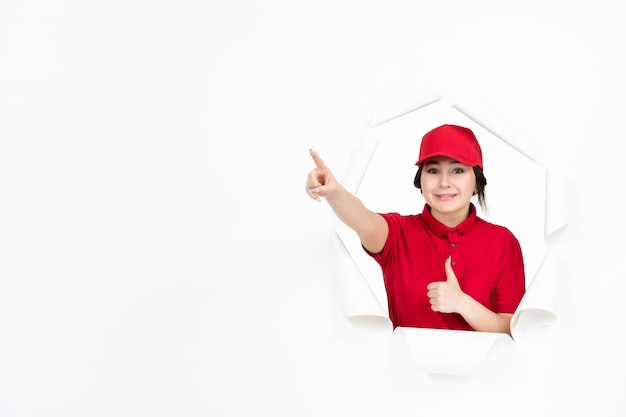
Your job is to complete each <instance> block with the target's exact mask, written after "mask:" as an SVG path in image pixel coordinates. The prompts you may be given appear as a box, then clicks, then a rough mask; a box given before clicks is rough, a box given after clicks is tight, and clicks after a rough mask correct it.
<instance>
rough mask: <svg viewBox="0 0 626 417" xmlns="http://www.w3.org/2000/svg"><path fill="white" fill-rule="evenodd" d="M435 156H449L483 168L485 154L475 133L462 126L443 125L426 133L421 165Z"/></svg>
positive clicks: (421, 147)
mask: <svg viewBox="0 0 626 417" xmlns="http://www.w3.org/2000/svg"><path fill="white" fill-rule="evenodd" d="M433 156H448V157H450V158H452V159H454V160H456V161H459V162H460V163H462V164H465V165H468V166H471V167H474V166H476V165H478V166H479V167H480V169H483V154H482V152H481V150H480V145H479V144H478V140H477V139H476V136H474V133H473V132H472V131H471V130H470V129H468V128H466V127H462V126H456V125H442V126H439V127H437V128H435V129H433V130H431V131H430V132H428V133H426V134H425V135H424V138H423V139H422V144H421V145H420V157H419V160H418V161H417V162H416V163H415V165H420V164H421V163H422V162H424V161H425V160H426V159H428V158H431V157H433Z"/></svg>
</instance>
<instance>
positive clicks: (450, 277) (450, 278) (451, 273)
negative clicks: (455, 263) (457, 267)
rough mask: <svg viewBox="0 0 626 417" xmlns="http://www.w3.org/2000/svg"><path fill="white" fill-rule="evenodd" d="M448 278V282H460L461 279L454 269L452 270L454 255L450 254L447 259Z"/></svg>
mask: <svg viewBox="0 0 626 417" xmlns="http://www.w3.org/2000/svg"><path fill="white" fill-rule="evenodd" d="M446 278H447V280H448V282H454V283H457V284H458V283H459V280H458V279H457V278H456V275H455V274H454V271H453V270H452V257H450V256H448V259H446Z"/></svg>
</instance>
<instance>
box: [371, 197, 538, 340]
mask: <svg viewBox="0 0 626 417" xmlns="http://www.w3.org/2000/svg"><path fill="white" fill-rule="evenodd" d="M382 216H383V217H384V218H385V220H386V221H387V224H388V225H389V236H388V237H387V241H386V242H385V247H384V248H383V250H382V252H381V253H379V254H372V253H369V252H368V253H369V254H370V256H372V257H373V258H374V259H375V260H376V261H377V262H378V263H379V264H380V266H381V268H382V272H383V278H384V281H385V288H386V290H387V301H388V303H389V318H390V319H391V322H392V323H393V327H394V328H396V327H397V326H403V327H428V328H436V329H454V330H473V329H472V327H470V325H469V324H467V322H466V321H465V320H464V319H463V317H462V316H461V315H460V314H457V313H439V312H435V311H432V309H431V307H430V302H429V300H428V295H427V289H426V287H427V285H428V284H429V283H431V282H433V281H445V280H446V279H447V278H446V272H445V260H446V259H447V257H448V256H451V257H452V263H453V266H452V269H453V270H454V273H455V274H456V276H457V278H458V280H459V285H460V286H461V290H463V292H465V293H466V294H468V295H469V296H471V297H472V298H474V299H475V300H476V301H478V302H480V303H481V304H482V305H484V306H485V307H487V308H488V309H490V310H492V311H495V312H497V313H514V312H515V309H516V308H517V306H518V304H519V302H520V300H521V299H522V296H523V295H524V291H525V288H526V287H525V282H524V262H523V259H522V250H521V248H520V245H519V242H518V241H517V239H516V238H515V236H514V235H513V234H512V233H511V232H510V231H509V230H508V229H506V228H505V227H502V226H498V225H495V224H492V223H488V222H486V221H484V220H483V219H481V218H479V217H477V216H476V209H475V207H474V206H473V205H471V208H470V215H469V217H468V218H467V219H466V220H465V221H464V222H463V223H461V224H459V225H458V226H457V227H455V228H449V227H447V226H445V225H444V224H442V223H440V222H439V221H437V220H436V219H435V218H434V217H433V216H432V215H431V214H430V207H429V206H428V205H425V206H424V210H423V212H422V213H421V214H418V215H410V216H403V215H400V214H398V213H387V214H382Z"/></svg>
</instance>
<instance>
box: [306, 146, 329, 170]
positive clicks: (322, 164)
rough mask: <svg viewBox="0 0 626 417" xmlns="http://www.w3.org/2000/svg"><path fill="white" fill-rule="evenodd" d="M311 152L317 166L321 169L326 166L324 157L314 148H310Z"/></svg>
mask: <svg viewBox="0 0 626 417" xmlns="http://www.w3.org/2000/svg"><path fill="white" fill-rule="evenodd" d="M309 153H310V154H311V158H313V162H315V166H316V167H317V168H319V169H322V168H326V164H325V163H324V161H322V158H320V157H319V155H318V154H317V153H316V152H315V151H314V150H313V149H309Z"/></svg>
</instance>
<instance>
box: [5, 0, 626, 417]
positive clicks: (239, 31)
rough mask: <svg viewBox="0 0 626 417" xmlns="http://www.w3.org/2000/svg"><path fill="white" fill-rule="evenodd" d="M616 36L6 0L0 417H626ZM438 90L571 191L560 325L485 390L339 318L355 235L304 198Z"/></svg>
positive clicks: (373, 12) (386, 15) (594, 25)
mask: <svg viewBox="0 0 626 417" xmlns="http://www.w3.org/2000/svg"><path fill="white" fill-rule="evenodd" d="M624 17H626V6H624V5H622V4H621V3H620V2H613V1H608V0H606V1H599V2H593V3H583V2H564V1H554V2H543V1H542V2H539V1H530V2H526V3H524V4H523V5H511V4H508V3H507V4H505V3H502V2H496V1H479V2H462V1H446V2H422V1H417V2H416V1H392V2H371V1H358V2H357V1H345V2H337V1H332V2H330V1H321V2H320V1H318V2H314V3H306V4H305V3H294V2H286V1H278V0H276V1H261V2H256V1H255V2H253V1H240V2H223V3H217V2H210V3H207V2H199V1H198V2H195V1H182V2H175V3H174V2H146V1H138V0H130V1H124V2H121V1H111V2H98V3H95V2H77V1H67V0H61V1H56V2H43V1H28V2H24V1H4V2H2V3H0V415H2V416H9V417H12V416H37V415H46V416H50V415H59V416H84V415H90V416H98V415H102V416H105V415H106V416H110V415H132V416H136V415H155V416H157V415H163V416H169V415H187V416H200V415H222V416H230V415H232V416H240V415H257V416H283V415H284V416H292V415H300V416H322V415H323V416H328V415H361V416H374V415H407V416H408V415H427V414H435V413H436V415H440V416H453V415H458V414H459V413H460V412H463V413H464V414H466V413H468V412H471V413H472V414H478V413H480V414H481V415H494V416H496V415H501V414H502V413H503V412H505V413H506V414H507V415H513V416H535V415H557V414H558V415H561V414H562V415H605V416H612V415H622V414H624V412H625V411H626V408H625V407H624V404H623V401H621V393H622V392H623V388H624V386H625V385H624V384H625V382H624V380H623V378H624V377H623V375H624V374H625V371H626V363H625V361H624V359H623V352H624V350H625V348H626V346H624V341H623V337H622V336H621V333H620V332H619V329H621V327H622V325H621V323H622V320H621V315H622V312H621V306H622V304H623V303H622V298H623V294H624V290H625V289H626V288H625V284H624V282H625V281H624V278H625V275H626V274H625V268H624V265H623V263H622V262H621V259H622V257H623V256H622V254H621V251H622V248H623V245H621V244H620V243H619V242H620V241H619V239H620V238H621V236H622V235H623V233H624V231H625V230H624V222H623V221H622V220H621V219H622V212H623V204H624V202H625V198H624V194H623V193H622V192H621V188H622V182H621V176H620V173H621V159H622V158H621V154H620V152H619V151H618V149H620V148H619V146H620V145H619V144H620V143H621V141H623V139H624V137H625V132H624V127H623V123H622V118H623V117H622V115H623V114H624V111H625V110H626V109H625V108H624V100H623V97H624V96H625V95H626V86H625V81H624V78H623V74H624V73H625V70H626V68H625V67H624V66H625V65H626V64H625V62H624V60H623V59H622V57H621V54H620V53H619V51H621V50H622V49H623V39H624V35H625V34H624V28H623V24H622V22H623V21H624ZM424 87H427V88H432V89H433V90H435V91H436V92H437V93H438V94H439V95H443V96H446V97H452V96H458V97H460V98H462V100H459V101H462V102H464V103H471V104H472V105H476V106H483V107H485V108H488V109H489V110H490V111H492V112H494V113H496V114H497V115H498V118H499V120H502V122H503V124H504V125H505V126H513V127H514V128H515V129H516V130H517V131H518V132H520V134H522V135H523V136H524V137H527V138H529V139H530V140H531V141H532V142H533V144H534V145H533V151H534V152H535V156H536V158H537V162H538V163H539V164H540V165H541V166H544V167H546V168H549V170H550V171H551V172H554V173H555V175H556V177H554V178H555V179H556V180H557V181H556V183H560V182H559V181H558V179H559V176H563V177H565V178H566V179H567V180H568V181H567V184H569V186H571V188H572V190H571V191H572V192H571V194H570V195H571V197H570V198H571V204H570V205H569V209H570V210H571V221H570V222H569V224H568V225H567V226H566V227H559V225H558V224H551V226H550V227H551V228H554V229H555V230H556V231H555V232H554V233H553V234H551V235H550V237H549V238H548V240H547V242H546V245H547V247H548V248H550V249H551V250H553V252H554V253H555V254H556V255H558V256H559V258H561V259H563V260H564V267H563V269H562V270H560V271H559V272H560V276H559V280H560V281H559V288H561V291H560V293H559V299H558V302H559V311H560V314H559V316H558V321H557V322H556V323H554V324H553V325H551V326H546V327H541V328H537V329H534V330H532V331H530V332H528V333H527V334H526V335H525V337H524V339H523V342H521V343H518V342H515V343H512V344H507V343H495V344H494V346H493V348H492V350H491V351H490V352H489V354H488V355H487V357H486V359H485V363H484V364H483V365H482V366H481V368H480V370H479V372H478V373H477V374H476V375H473V376H470V377H453V376H433V375H428V374H425V373H421V372H416V371H415V370H414V369H412V368H410V366H409V365H410V363H411V361H410V358H409V357H408V353H407V350H406V349H404V348H402V346H401V345H402V340H401V338H399V340H398V338H397V337H396V336H400V335H396V334H393V335H390V328H389V325H388V323H386V322H384V321H377V319H375V318H371V319H362V320H359V319H346V318H345V312H344V311H342V308H341V304H340V302H339V301H340V300H342V299H343V298H342V293H341V291H342V288H341V286H340V284H339V283H338V282H337V281H336V280H333V273H334V271H336V267H337V265H336V261H335V258H334V253H335V251H336V243H337V242H336V241H335V237H334V230H335V229H336V227H338V223H337V221H336V219H335V218H334V217H333V215H332V214H331V213H330V210H329V208H328V207H327V206H326V205H325V204H317V203H315V202H314V201H311V200H310V199H308V198H307V197H306V195H305V194H304V190H303V189H304V180H305V176H306V173H307V172H308V171H309V170H310V169H311V168H312V163H311V161H310V158H309V156H308V151H307V150H308V148H311V147H312V148H314V149H316V150H317V151H318V152H319V153H320V155H322V156H323V157H324V158H325V160H326V162H327V163H328V164H329V165H330V166H331V167H332V168H333V169H334V171H335V174H336V175H337V177H338V178H341V179H343V180H344V181H345V183H346V185H349V186H353V185H356V184H355V182H356V181H357V179H356V178H354V177H353V176H352V174H351V173H353V172H355V171H358V168H359V167H355V166H354V165H358V162H353V160H358V158H357V157H355V155H354V154H353V153H354V152H357V151H358V152H363V151H362V150H361V149H362V144H363V143H369V142H368V141H369V140H370V138H369V132H368V127H369V126H370V122H371V121H372V117H374V115H380V114H382V113H383V112H384V111H385V110H386V109H388V107H389V106H391V105H393V104H395V103H398V102H400V101H402V100H403V99H404V98H406V97H407V96H411V94H412V93H413V92H414V91H416V90H420V89H422V88H424ZM513 191H514V196H515V197H516V198H519V199H520V200H522V201H523V199H524V198H525V196H526V195H527V194H526V192H525V190H523V189H521V190H513ZM520 214H521V215H522V214H523V212H520ZM396 342H398V343H396Z"/></svg>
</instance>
